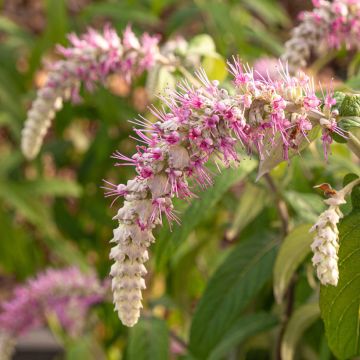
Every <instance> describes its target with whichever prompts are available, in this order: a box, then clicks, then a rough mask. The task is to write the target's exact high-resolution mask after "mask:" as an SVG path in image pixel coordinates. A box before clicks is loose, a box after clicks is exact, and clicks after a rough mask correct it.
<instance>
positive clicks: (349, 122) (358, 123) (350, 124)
mask: <svg viewBox="0 0 360 360" xmlns="http://www.w3.org/2000/svg"><path fill="white" fill-rule="evenodd" d="M338 125H339V126H340V127H341V128H342V129H344V130H346V131H347V130H349V129H351V128H354V127H360V117H359V116H344V117H341V118H340V121H339V122H338Z"/></svg>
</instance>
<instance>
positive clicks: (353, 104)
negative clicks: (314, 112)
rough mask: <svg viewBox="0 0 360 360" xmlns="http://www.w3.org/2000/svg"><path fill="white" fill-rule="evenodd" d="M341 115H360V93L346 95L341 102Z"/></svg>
mask: <svg viewBox="0 0 360 360" xmlns="http://www.w3.org/2000/svg"><path fill="white" fill-rule="evenodd" d="M340 116H360V95H355V94H352V95H346V96H345V98H344V100H343V101H342V103H341V107H340Z"/></svg>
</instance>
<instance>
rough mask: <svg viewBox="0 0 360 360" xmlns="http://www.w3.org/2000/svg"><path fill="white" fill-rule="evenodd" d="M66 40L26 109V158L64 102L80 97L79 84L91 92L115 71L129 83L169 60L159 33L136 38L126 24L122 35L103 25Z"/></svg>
mask: <svg viewBox="0 0 360 360" xmlns="http://www.w3.org/2000/svg"><path fill="white" fill-rule="evenodd" d="M69 41H70V43H71V45H72V47H68V48H64V47H62V46H58V48H57V49H58V53H59V54H60V55H61V56H63V59H62V60H58V61H57V62H55V63H54V64H51V66H50V69H49V75H48V78H47V81H46V83H45V85H44V86H43V87H42V88H41V89H40V90H39V91H38V93H37V98H36V100H35V101H34V103H33V104H32V107H31V109H30V110H29V112H28V117H27V120H26V122H25V126H24V129H23V131H22V141H21V148H22V151H23V153H24V155H25V156H26V157H27V158H28V159H33V158H34V157H35V156H36V155H37V154H38V152H39V150H40V147H41V144H42V141H43V138H44V136H45V134H46V132H47V130H48V128H49V126H50V125H51V121H52V119H53V118H54V117H55V115H56V112H57V111H58V110H59V109H61V107H62V106H63V102H64V101H67V100H71V101H73V102H78V101H79V100H80V95H79V91H80V88H81V86H82V85H84V87H85V89H86V90H88V91H92V90H93V89H94V88H95V86H96V85H97V84H99V83H104V82H105V81H106V79H107V78H108V76H109V75H110V74H113V73H115V72H118V73H120V74H122V75H123V76H124V78H125V79H126V80H127V81H128V82H131V80H132V78H133V77H135V76H139V75H141V74H142V73H143V72H144V71H146V70H149V69H150V68H152V67H153V66H154V65H155V64H157V63H164V61H165V63H168V62H170V61H171V60H172V57H171V56H168V58H166V57H164V56H163V55H161V53H160V50H159V46H158V44H159V37H158V36H150V35H149V34H147V33H144V34H143V35H142V36H141V38H137V37H136V36H135V34H134V33H133V32H132V30H131V28H130V27H129V26H128V27H127V28H126V30H125V31H124V33H123V36H122V38H120V37H119V36H118V35H117V33H116V31H115V30H114V29H112V28H111V27H110V26H106V27H105V28H104V30H103V31H102V32H98V31H95V30H93V29H89V30H88V31H87V33H85V34H83V35H82V36H80V37H78V36H76V35H75V34H71V35H69ZM169 59H170V60H169Z"/></svg>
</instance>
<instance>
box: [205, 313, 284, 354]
mask: <svg viewBox="0 0 360 360" xmlns="http://www.w3.org/2000/svg"><path fill="white" fill-rule="evenodd" d="M277 322H278V320H277V317H276V316H275V315H272V314H266V313H258V314H250V315H244V316H242V317H240V318H239V319H238V320H237V322H236V323H235V324H234V326H233V327H232V328H231V329H230V330H229V331H228V332H227V333H226V334H224V337H223V340H222V341H221V342H220V343H219V344H218V345H217V346H216V347H215V349H214V350H212V352H211V353H210V355H209V358H208V359H209V360H217V359H223V358H224V355H226V354H227V353H228V352H229V351H230V350H232V349H233V348H234V347H235V346H237V345H238V344H240V343H241V342H243V341H244V340H246V339H247V338H249V337H251V336H253V335H256V334H257V333H259V332H263V331H266V330H268V329H271V328H272V327H273V326H275V325H276V324H277Z"/></svg>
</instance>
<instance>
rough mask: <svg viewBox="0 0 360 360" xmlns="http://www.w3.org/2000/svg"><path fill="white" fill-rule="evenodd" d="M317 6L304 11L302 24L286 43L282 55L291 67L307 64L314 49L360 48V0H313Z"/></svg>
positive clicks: (301, 19)
mask: <svg viewBox="0 0 360 360" xmlns="http://www.w3.org/2000/svg"><path fill="white" fill-rule="evenodd" d="M313 4H314V9H313V10H312V11H304V12H303V13H302V14H301V16H300V24H299V25H298V26H297V27H295V28H294V29H293V31H292V36H291V38H290V40H288V41H287V42H286V43H285V52H284V54H283V56H282V60H283V61H284V62H288V64H289V68H290V70H292V71H296V70H297V69H299V68H304V67H306V65H307V64H308V61H309V59H310V57H311V55H312V54H313V53H316V54H318V55H319V54H324V53H325V52H326V51H328V50H329V49H334V50H337V49H340V48H341V47H346V49H347V50H358V49H359V37H360V3H359V1H358V0H335V1H333V2H329V1H327V0H313Z"/></svg>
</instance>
